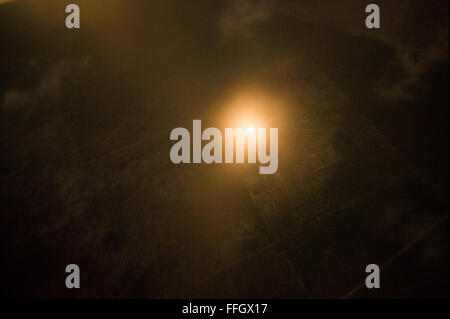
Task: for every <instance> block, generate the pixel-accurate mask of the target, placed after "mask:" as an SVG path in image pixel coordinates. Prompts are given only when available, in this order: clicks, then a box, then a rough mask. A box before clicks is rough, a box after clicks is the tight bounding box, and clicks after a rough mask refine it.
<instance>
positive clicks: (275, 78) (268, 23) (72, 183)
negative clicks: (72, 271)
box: [0, 0, 449, 298]
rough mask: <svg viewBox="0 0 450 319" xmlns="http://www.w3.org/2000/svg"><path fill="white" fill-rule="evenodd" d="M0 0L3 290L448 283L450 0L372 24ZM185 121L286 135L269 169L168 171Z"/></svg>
mask: <svg viewBox="0 0 450 319" xmlns="http://www.w3.org/2000/svg"><path fill="white" fill-rule="evenodd" d="M0 3H1V5H0V43H1V50H0V122H1V125H0V168H1V169H0V180H1V182H0V188H1V189H0V200H1V203H2V207H1V215H0V216H1V222H0V235H1V241H0V243H1V244H0V250H1V254H2V258H1V261H0V269H1V271H2V274H3V278H4V281H3V283H2V287H1V289H2V296H6V297H12V298H23V297H31V298H130V297H139V298H179V297H186V298H194V297H205V298H215V297H220V298H340V297H350V298H352V297H354V298H389V297H393V298H408V297H415V298H431V297H438V298H442V297H448V78H449V77H448V1H444V0H443V1H434V2H433V3H432V4H430V3H428V2H426V1H403V0H402V1H395V3H394V2H393V1H378V3H379V4H380V7H381V12H382V28H381V29H380V30H367V29H366V28H365V27H364V20H365V16H366V14H365V12H364V5H363V4H362V3H361V1H353V0H352V1H346V3H345V4H342V1H334V0H330V1H320V2H319V1H317V2H308V3H305V2H304V1H301V2H300V1H283V2H275V1H270V0H266V1H250V0H241V1H197V2H195V3H192V2H187V1H163V2H150V1H145V2H144V1H129V0H128V1H125V0H116V1H100V0H97V1H88V0H79V1H77V4H78V5H79V6H80V9H81V17H82V18H81V29H79V30H68V29H66V28H65V25H64V21H65V17H66V14H65V12H64V8H65V4H64V3H61V1H50V0H42V1H32V0H30V1H26V0H24V1H20V0H17V1H11V2H8V1H7V2H5V1H0ZM193 119H201V120H202V126H203V128H206V127H210V126H212V127H218V128H221V129H223V128H225V127H234V125H241V124H236V123H244V124H242V125H247V123H251V122H252V121H254V122H255V123H257V124H258V123H263V124H262V125H264V126H266V127H277V128H278V129H279V165H278V166H279V168H278V172H277V173H276V174H274V175H259V174H258V166H259V165H257V164H211V165H206V164H180V165H175V164H173V163H172V162H171V161H170V157H169V152H170V148H171V146H172V144H173V142H172V141H170V140H169V135H170V132H171V130H172V129H173V128H176V127H186V128H187V129H188V130H190V131H191V132H192V120H193ZM257 124H255V125H257ZM71 263H74V264H78V265H79V266H80V268H81V287H82V288H81V289H77V290H76V289H72V290H68V289H66V287H65V285H64V281H65V277H66V275H67V274H66V273H65V272H64V269H65V266H66V265H67V264H71ZM368 264H377V265H379V266H380V267H381V278H382V279H381V284H382V289H379V290H376V289H372V290H368V289H366V288H365V286H364V279H365V276H366V273H365V272H364V270H365V267H366V265H368Z"/></svg>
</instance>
